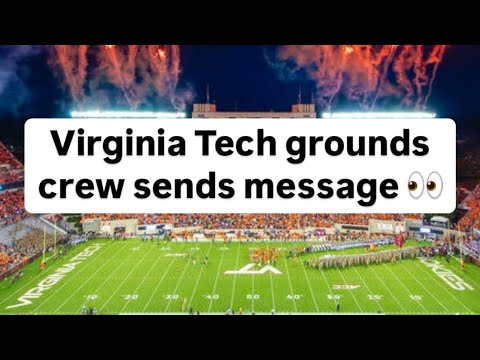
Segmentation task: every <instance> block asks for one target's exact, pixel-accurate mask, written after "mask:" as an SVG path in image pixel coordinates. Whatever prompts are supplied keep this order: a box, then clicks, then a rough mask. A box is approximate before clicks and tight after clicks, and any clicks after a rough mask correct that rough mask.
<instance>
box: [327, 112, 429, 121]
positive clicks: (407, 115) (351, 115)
mask: <svg viewBox="0 0 480 360" xmlns="http://www.w3.org/2000/svg"><path fill="white" fill-rule="evenodd" d="M434 117H436V114H435V113H430V112H422V111H414V112H412V111H404V112H401V111H400V112H324V113H322V118H324V119H432V118H434Z"/></svg>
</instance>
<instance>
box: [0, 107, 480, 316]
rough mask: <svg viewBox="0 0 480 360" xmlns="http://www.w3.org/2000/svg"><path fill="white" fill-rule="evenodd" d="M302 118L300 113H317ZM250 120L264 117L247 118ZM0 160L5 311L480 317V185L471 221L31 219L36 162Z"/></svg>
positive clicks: (467, 194) (409, 217)
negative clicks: (29, 172)
mask: <svg viewBox="0 0 480 360" xmlns="http://www.w3.org/2000/svg"><path fill="white" fill-rule="evenodd" d="M205 107H206V104H197V105H195V107H194V108H195V109H197V110H198V109H199V108H200V110H201V109H205ZM296 109H298V107H294V108H293V111H292V113H290V114H289V115H290V116H291V117H293V116H295V115H297V116H303V114H302V113H299V112H296V111H295V110H296ZM306 109H307V110H312V109H313V106H308V107H306ZM209 111H210V109H209ZM307 114H308V113H307ZM313 114H315V113H314V111H313ZM75 115H78V116H82V117H85V116H89V114H86V113H81V114H75ZM194 115H195V116H198V115H204V116H206V114H202V113H201V111H197V112H195V113H194ZM230 115H231V116H232V114H230ZM249 115H250V116H258V113H255V114H254V115H251V114H248V113H239V114H236V116H238V117H246V116H249ZM95 116H98V114H96V115H95ZM122 116H123V117H125V116H133V117H134V116H136V113H135V112H131V113H128V114H127V113H123V114H122ZM282 116H285V115H282ZM330 116H331V115H330ZM372 116H373V115H372ZM381 116H386V115H381ZM392 116H395V115H394V114H392ZM0 151H1V169H2V173H1V183H2V187H1V192H0V194H1V198H0V199H1V205H2V206H1V210H2V226H1V231H0V241H1V244H2V245H1V246H2V248H1V257H0V260H1V261H0V264H1V266H2V267H1V278H2V281H1V282H0V313H1V314H235V313H236V314H330V313H331V314H337V313H341V314H452V315H453V314H478V313H479V312H480V305H479V302H478V298H479V296H480V290H479V289H480V267H479V265H480V260H479V259H480V241H479V237H478V233H479V230H478V229H477V228H476V224H477V219H478V217H479V216H480V215H479V210H478V204H479V200H480V199H479V197H480V185H476V186H475V187H473V188H471V189H470V190H469V189H467V188H464V187H461V188H459V189H458V191H457V195H458V208H459V209H462V211H463V216H461V217H460V218H459V219H451V218H448V217H444V216H438V215H437V216H426V215H423V214H381V215H379V214H41V215H31V214H28V213H27V212H26V211H25V210H24V205H23V189H22V186H23V166H22V164H21V163H20V162H19V161H18V160H17V159H16V158H15V157H14V156H13V155H12V154H11V153H10V152H9V150H8V149H7V148H6V146H4V145H3V144H2V145H1V147H0Z"/></svg>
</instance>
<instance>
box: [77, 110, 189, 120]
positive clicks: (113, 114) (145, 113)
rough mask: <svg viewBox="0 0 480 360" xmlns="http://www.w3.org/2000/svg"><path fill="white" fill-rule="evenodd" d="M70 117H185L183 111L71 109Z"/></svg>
mask: <svg viewBox="0 0 480 360" xmlns="http://www.w3.org/2000/svg"><path fill="white" fill-rule="evenodd" d="M70 115H71V117H72V118H115V119H151V118H155V119H171V118H175V119H178V118H185V117H186V114H185V113H183V112H166V111H72V112H71V113H70Z"/></svg>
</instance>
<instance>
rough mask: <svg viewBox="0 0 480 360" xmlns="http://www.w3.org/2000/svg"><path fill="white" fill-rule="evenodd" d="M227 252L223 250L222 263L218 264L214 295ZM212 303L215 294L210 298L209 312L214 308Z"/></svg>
mask: <svg viewBox="0 0 480 360" xmlns="http://www.w3.org/2000/svg"><path fill="white" fill-rule="evenodd" d="M224 246H225V245H224ZM225 253H226V251H222V258H221V259H220V265H218V270H217V276H216V278H215V283H214V284H213V292H212V295H213V294H215V291H216V289H217V283H218V277H219V275H220V270H221V269H222V263H223V257H224V256H225ZM212 305H213V296H212V298H211V299H210V305H209V306H208V312H210V310H212Z"/></svg>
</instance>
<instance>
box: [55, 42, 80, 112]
mask: <svg viewBox="0 0 480 360" xmlns="http://www.w3.org/2000/svg"><path fill="white" fill-rule="evenodd" d="M54 49H55V55H56V56H55V57H54V58H53V60H52V63H53V64H54V65H55V66H58V67H60V69H61V70H62V75H63V77H64V79H65V83H66V85H67V87H68V89H69V91H70V94H71V95H72V97H73V99H74V100H75V102H76V103H77V105H81V104H82V103H83V100H84V95H85V94H84V89H83V87H84V85H85V81H86V77H87V50H88V45H55V47H54Z"/></svg>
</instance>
